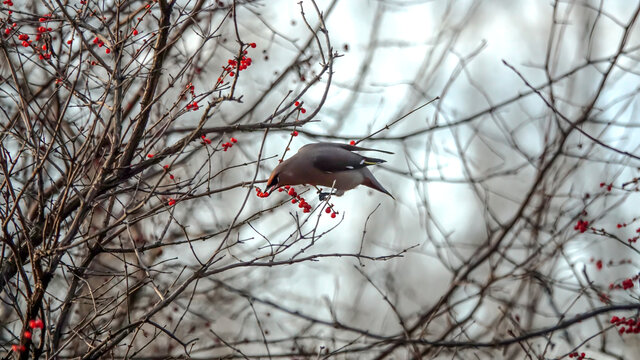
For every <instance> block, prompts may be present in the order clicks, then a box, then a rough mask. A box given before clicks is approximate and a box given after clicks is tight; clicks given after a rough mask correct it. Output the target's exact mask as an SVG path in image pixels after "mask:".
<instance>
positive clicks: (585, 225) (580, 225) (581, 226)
mask: <svg viewBox="0 0 640 360" xmlns="http://www.w3.org/2000/svg"><path fill="white" fill-rule="evenodd" d="M573 229H574V230H578V231H580V232H581V233H583V232H585V231H587V230H589V222H588V221H586V220H578V222H577V223H576V226H574V227H573Z"/></svg>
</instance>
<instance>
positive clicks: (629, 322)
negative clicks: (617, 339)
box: [611, 315, 640, 335]
mask: <svg viewBox="0 0 640 360" xmlns="http://www.w3.org/2000/svg"><path fill="white" fill-rule="evenodd" d="M611 324H613V325H615V326H618V333H620V335H622V334H625V333H626V334H640V319H627V318H625V317H624V316H623V317H621V318H619V317H617V316H615V315H613V316H612V317H611ZM625 326H626V327H625Z"/></svg>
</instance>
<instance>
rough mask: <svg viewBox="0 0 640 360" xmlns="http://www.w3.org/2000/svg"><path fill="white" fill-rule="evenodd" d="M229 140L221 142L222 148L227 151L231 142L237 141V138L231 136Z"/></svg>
mask: <svg viewBox="0 0 640 360" xmlns="http://www.w3.org/2000/svg"><path fill="white" fill-rule="evenodd" d="M229 140H230V141H227V142H226V143H224V144H222V150H224V151H227V150H229V148H230V147H232V146H233V144H235V143H237V142H238V139H236V138H234V137H232V138H231V139H229Z"/></svg>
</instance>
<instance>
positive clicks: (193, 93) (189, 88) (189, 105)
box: [187, 83, 200, 111]
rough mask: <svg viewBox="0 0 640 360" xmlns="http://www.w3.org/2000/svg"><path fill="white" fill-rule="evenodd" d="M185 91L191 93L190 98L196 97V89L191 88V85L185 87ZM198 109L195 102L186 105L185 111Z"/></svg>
mask: <svg viewBox="0 0 640 360" xmlns="http://www.w3.org/2000/svg"><path fill="white" fill-rule="evenodd" d="M187 90H188V91H189V92H190V93H191V98H195V97H196V87H195V86H193V84H192V83H189V85H187ZM199 108H200V107H199V106H198V103H197V102H196V101H195V100H194V101H192V102H190V103H188V104H187V110H193V111H196V110H198V109H199Z"/></svg>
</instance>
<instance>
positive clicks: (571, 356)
mask: <svg viewBox="0 0 640 360" xmlns="http://www.w3.org/2000/svg"><path fill="white" fill-rule="evenodd" d="M585 356H586V355H585V353H580V354H578V353H577V352H572V353H571V354H569V357H570V358H576V359H578V360H583V359H584V357H585Z"/></svg>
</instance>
